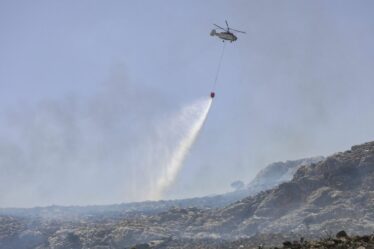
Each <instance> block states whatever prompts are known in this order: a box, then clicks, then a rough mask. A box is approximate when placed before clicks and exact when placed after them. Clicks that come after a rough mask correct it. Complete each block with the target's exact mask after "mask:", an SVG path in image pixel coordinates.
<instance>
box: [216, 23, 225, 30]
mask: <svg viewBox="0 0 374 249" xmlns="http://www.w3.org/2000/svg"><path fill="white" fill-rule="evenodd" d="M213 25H214V26H216V27H218V28H220V29H222V30H224V31H226V29H224V28H222V27H220V26H218V25H217V24H214V23H213Z"/></svg>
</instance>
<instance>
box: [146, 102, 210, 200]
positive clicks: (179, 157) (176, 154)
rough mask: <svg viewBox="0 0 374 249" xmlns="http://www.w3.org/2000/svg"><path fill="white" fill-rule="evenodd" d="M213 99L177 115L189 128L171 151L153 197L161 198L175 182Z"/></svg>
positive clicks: (191, 106) (181, 122) (183, 110)
mask: <svg viewBox="0 0 374 249" xmlns="http://www.w3.org/2000/svg"><path fill="white" fill-rule="evenodd" d="M212 101H213V98H204V99H200V100H198V101H196V102H194V103H192V104H191V105H189V106H187V107H185V108H184V109H182V111H181V112H180V113H179V114H178V115H177V117H176V120H175V121H176V122H177V123H179V124H181V125H187V128H186V129H185V130H184V134H181V140H180V141H179V143H178V144H177V146H175V149H174V150H173V151H172V152H171V155H170V158H169V161H168V162H167V163H166V164H165V166H164V169H163V172H162V174H161V176H160V177H159V179H158V180H157V182H156V186H155V188H154V190H153V191H152V192H153V193H152V195H151V198H152V199H156V200H157V199H160V198H161V197H162V195H163V193H164V192H165V190H166V189H167V188H168V187H169V186H170V185H171V184H173V183H174V181H175V179H176V177H177V175H178V173H179V171H180V170H181V168H182V166H183V162H184V160H185V158H186V156H187V154H188V152H189V150H190V149H191V146H192V145H193V144H194V142H195V141H196V139H197V137H198V135H199V133H200V131H201V129H202V128H203V126H204V123H205V121H206V119H207V117H208V113H209V110H210V107H211V105H212Z"/></svg>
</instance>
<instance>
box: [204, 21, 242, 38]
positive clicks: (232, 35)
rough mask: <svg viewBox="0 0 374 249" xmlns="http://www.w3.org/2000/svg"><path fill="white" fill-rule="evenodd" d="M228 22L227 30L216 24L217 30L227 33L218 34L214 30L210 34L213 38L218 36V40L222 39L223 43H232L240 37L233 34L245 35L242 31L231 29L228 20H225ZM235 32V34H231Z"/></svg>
mask: <svg viewBox="0 0 374 249" xmlns="http://www.w3.org/2000/svg"><path fill="white" fill-rule="evenodd" d="M225 22H226V27H227V28H226V29H224V28H222V27H220V26H218V25H217V24H214V26H216V27H217V28H219V29H222V30H223V31H225V32H217V31H216V30H215V29H213V30H212V31H211V32H210V35H211V36H217V37H218V38H221V39H222V41H223V42H225V40H226V41H230V42H234V41H236V40H237V39H238V37H236V36H235V35H234V34H233V32H239V33H243V34H245V32H244V31H240V30H236V29H232V28H230V27H229V24H228V23H227V20H225ZM231 31H233V32H231Z"/></svg>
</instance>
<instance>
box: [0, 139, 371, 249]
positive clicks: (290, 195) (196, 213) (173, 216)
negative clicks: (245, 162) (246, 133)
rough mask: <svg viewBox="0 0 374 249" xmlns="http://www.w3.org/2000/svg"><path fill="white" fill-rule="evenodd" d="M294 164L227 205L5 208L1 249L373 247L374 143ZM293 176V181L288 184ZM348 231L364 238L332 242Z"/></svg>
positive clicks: (283, 166)
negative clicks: (264, 187)
mask: <svg viewBox="0 0 374 249" xmlns="http://www.w3.org/2000/svg"><path fill="white" fill-rule="evenodd" d="M291 164H292V163H288V164H287V163H286V164H282V163H278V164H274V165H272V167H275V168H277V167H278V169H279V172H281V173H279V175H278V176H277V173H278V171H277V170H274V169H273V170H271V169H268V170H264V171H263V172H262V173H261V174H259V175H260V177H259V178H257V179H255V181H254V182H253V183H252V184H249V185H248V187H249V188H247V189H245V190H244V191H247V192H246V193H247V194H248V193H249V191H254V192H255V193H257V192H258V190H256V188H257V187H259V186H264V185H266V184H267V183H269V184H267V185H266V186H271V189H268V190H265V191H261V192H259V193H257V194H254V195H249V196H248V197H246V198H243V199H240V200H237V201H234V202H233V203H231V204H226V205H224V206H222V205H221V204H222V202H220V203H221V204H206V203H209V201H207V200H210V201H214V200H215V199H214V198H213V199H212V197H207V198H211V199H204V198H201V199H199V201H201V202H202V203H205V204H204V205H200V206H199V205H196V206H194V205H191V206H190V205H188V204H186V202H185V203H184V205H175V206H167V205H166V204H165V203H164V202H154V203H153V204H154V205H155V208H154V209H152V208H151V206H152V203H151V204H149V203H147V204H141V203H140V204H136V205H138V207H143V209H142V208H138V209H137V208H136V205H135V204H131V205H135V206H131V205H130V207H131V208H129V206H126V205H124V206H121V205H122V204H121V205H119V206H118V205H114V206H110V208H108V209H106V210H105V207H88V208H87V210H85V208H79V207H70V209H69V208H68V209H66V208H62V207H51V208H50V209H48V208H41V209H37V210H35V209H32V210H31V211H30V210H23V209H22V210H19V209H17V210H14V209H11V210H9V209H7V210H0V248H4V249H7V248H20V249H22V248H38V249H42V248H56V249H57V248H97V249H98V248H122V249H123V248H132V247H135V248H150V247H151V248H253V247H258V246H259V245H261V244H264V246H265V247H270V246H278V247H280V246H282V242H284V241H286V240H289V241H291V242H288V243H286V244H284V245H283V247H284V248H357V247H356V246H363V247H365V248H370V246H372V244H370V243H372V236H368V237H365V236H358V235H364V234H372V233H373V231H374V208H373V207H374V142H370V143H366V144H362V145H358V146H353V147H352V148H351V150H348V151H345V152H341V153H336V154H334V155H332V156H330V157H327V158H326V159H323V160H316V161H315V162H309V163H308V162H305V163H294V165H293V166H292V165H291ZM302 164H305V165H302ZM277 165H278V166H277ZM290 172H291V173H290ZM287 174H288V175H292V174H293V178H292V179H289V180H288V181H286V182H284V181H285V178H287V177H286V175H287ZM266 177H268V178H269V179H270V180H268V181H265V180H264V181H262V179H265V178H266ZM271 179H272V180H271ZM274 185H275V186H274ZM251 188H252V189H251ZM259 189H260V188H259ZM256 191H257V192H256ZM242 193H243V192H240V194H242ZM240 194H239V195H236V197H238V196H240ZM225 198H226V197H225ZM230 198H233V197H232V195H231V197H230ZM234 199H235V198H233V199H231V200H234ZM192 200H195V199H192ZM218 200H220V201H222V200H227V199H222V197H219V199H218ZM195 201H196V200H195ZM166 203H167V202H166ZM182 203H183V202H182ZM191 203H193V202H191ZM142 205H143V206H142ZM124 207H125V208H124ZM340 230H345V231H347V232H348V233H349V234H355V235H357V236H352V237H348V236H345V237H341V238H332V236H329V237H326V234H327V233H328V234H333V233H336V232H338V231H340ZM300 237H303V238H304V240H303V241H300V240H299V239H297V241H298V242H296V241H294V240H293V238H300ZM320 237H322V238H324V239H323V240H318V241H316V240H313V239H316V238H320ZM367 238H369V240H368V239H367ZM363 240H368V241H367V242H365V241H363ZM362 241H363V242H362ZM364 242H365V243H366V244H365V243H364ZM359 243H361V244H360V245H359ZM360 249H363V248H360Z"/></svg>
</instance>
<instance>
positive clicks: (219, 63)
mask: <svg viewBox="0 0 374 249" xmlns="http://www.w3.org/2000/svg"><path fill="white" fill-rule="evenodd" d="M225 47H226V42H223V46H222V51H221V56H220V58H219V62H218V68H217V72H216V76H215V78H214V82H213V85H212V91H213V92H214V90H215V88H216V85H217V80H218V76H219V72H220V71H221V65H222V59H223V55H224V53H225Z"/></svg>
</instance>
